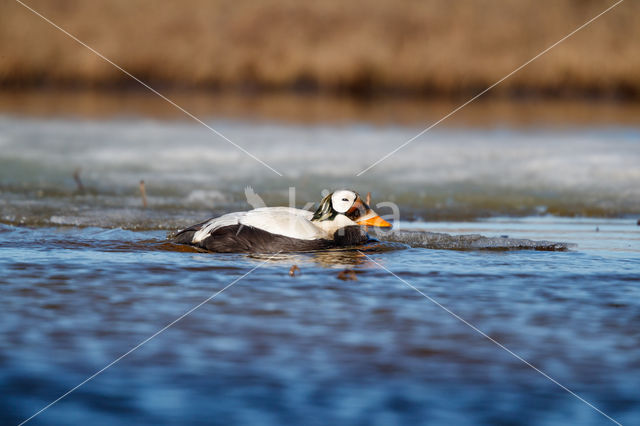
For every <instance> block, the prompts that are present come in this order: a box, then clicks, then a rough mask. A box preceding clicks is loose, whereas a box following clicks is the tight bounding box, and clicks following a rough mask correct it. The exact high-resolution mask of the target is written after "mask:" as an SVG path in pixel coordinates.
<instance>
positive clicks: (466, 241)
mask: <svg viewBox="0 0 640 426" xmlns="http://www.w3.org/2000/svg"><path fill="white" fill-rule="evenodd" d="M383 240H384V241H389V242H395V243H404V244H408V245H410V246H411V247H424V248H430V249H440V250H540V251H567V250H569V249H570V248H572V247H575V244H570V243H564V242H554V241H533V240H527V239H521V238H504V237H503V236H501V237H498V238H495V237H493V238H492V237H485V236H483V235H480V234H467V235H450V234H444V233H437V232H427V231H392V232H390V233H389V234H387V235H386V236H385V237H384V238H383Z"/></svg>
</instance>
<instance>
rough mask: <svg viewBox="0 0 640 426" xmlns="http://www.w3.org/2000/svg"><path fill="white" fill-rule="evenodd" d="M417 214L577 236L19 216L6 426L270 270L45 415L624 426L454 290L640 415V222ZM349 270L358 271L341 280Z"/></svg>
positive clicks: (0, 230) (5, 242)
mask: <svg viewBox="0 0 640 426" xmlns="http://www.w3.org/2000/svg"><path fill="white" fill-rule="evenodd" d="M401 225H402V226H403V227H405V228H407V227H414V228H419V229H429V230H432V231H438V232H448V233H451V234H457V233H482V234H484V235H488V236H499V235H501V234H509V236H510V237H518V238H533V239H552V240H553V239H555V240H561V241H566V242H573V243H575V244H577V246H575V248H573V249H571V250H569V251H565V252H540V251H484V250H468V251H459V250H432V249H427V248H419V247H416V248H412V247H410V246H405V245H399V244H395V245H394V244H386V243H384V242H382V243H380V244H378V245H374V246H371V247H368V248H366V249H365V251H364V254H363V253H360V252H358V251H355V250H347V251H333V252H332V251H329V252H321V253H307V254H286V255H285V254H281V255H277V256H275V257H274V258H270V257H269V256H268V255H260V256H247V255H242V254H237V255H235V254H210V253H197V252H192V251H180V249H179V248H178V247H175V246H172V245H170V244H167V243H166V242H165V237H166V232H165V231H127V230H122V229H118V228H115V229H107V228H95V227H89V228H77V227H35V228H26V227H14V226H11V225H0V270H1V271H2V275H1V276H0V297H1V300H2V305H3V309H2V310H0V393H1V394H2V397H1V398H0V423H2V424H18V423H20V422H21V421H23V420H25V419H26V418H28V417H30V416H31V415H33V414H34V413H36V412H37V411H38V410H40V409H41V408H43V407H44V406H46V405H47V404H49V403H50V402H51V401H53V400H55V399H56V398H58V397H59V396H61V395H62V394H64V393H65V392H67V391H68V390H69V389H71V388H73V387H74V386H76V385H78V384H79V383H81V382H82V381H83V380H85V379H86V378H87V377H89V376H91V375H92V374H93V373H95V372H96V371H98V370H100V369H102V368H103V367H105V366H106V365H108V364H109V363H110V362H112V361H113V360H115V359H116V358H118V357H119V356H121V355H122V354H124V353H125V352H127V351H128V350H130V349H131V348H133V347H135V346H136V345H137V344H139V343H140V342H142V341H144V340H145V339H147V338H148V337H150V336H151V335H153V334H154V333H156V332H157V331H159V330H160V329H162V328H163V327H164V326H165V325H167V324H169V323H171V322H172V321H174V320H175V319H176V318H178V317H180V316H181V315H182V314H184V313H185V312H187V311H188V310H189V309H191V308H192V307H194V306H196V305H198V304H199V303H201V302H203V301H205V300H206V299H207V298H210V297H211V296H212V295H214V294H215V293H216V292H218V291H219V290H221V289H223V288H224V287H225V286H227V285H228V284H230V283H232V282H234V280H237V279H238V278H241V277H242V276H243V274H245V273H247V272H249V271H251V270H252V268H256V269H255V270H253V272H251V273H250V274H248V275H247V276H246V277H244V278H242V279H240V280H239V281H237V282H236V283H235V284H233V285H232V286H230V287H229V288H227V289H226V290H224V291H223V292H222V293H220V294H218V295H217V296H215V297H214V298H212V299H211V300H209V301H208V302H207V303H205V304H204V305H202V306H201V307H200V308H198V309H197V310H195V311H194V312H192V313H191V314H190V315H188V316H186V317H185V318H184V319H182V320H181V321H179V322H177V323H176V324H174V325H173V326H171V327H170V328H168V329H167V330H166V331H164V332H163V333H161V334H159V335H157V336H156V337H155V338H153V339H152V340H150V341H148V343H146V344H144V345H143V346H141V347H139V348H138V349H137V350H135V351H134V352H132V353H131V354H129V355H128V356H126V357H125V358H123V359H122V360H121V361H119V362H118V363H116V364H114V365H113V366H111V367H110V368H108V369H107V370H105V371H104V372H103V373H101V374H100V375H98V376H97V377H95V378H94V379H93V380H90V381H89V382H87V383H86V384H84V385H83V386H81V387H79V388H78V389H77V390H75V391H74V392H73V393H71V394H69V395H68V396H66V397H65V398H64V399H62V400H61V401H59V402H58V403H56V404H55V405H53V406H51V407H50V408H48V409H47V410H46V411H43V412H42V413H40V414H39V415H38V416H37V417H35V418H34V419H33V420H31V423H30V424H42V425H54V424H55V425H57V424H66V425H79V424H86V423H91V424H93V425H110V424H185V423H190V424H225V425H226V424H265V425H276V424H278V425H279V424H283V423H289V424H380V425H389V424H536V425H539V424H549V425H556V424H568V423H569V424H586V425H599V424H612V422H611V421H610V420H609V419H607V418H606V417H605V416H603V415H602V414H600V413H598V412H597V411H595V410H594V409H593V408H591V407H589V406H588V405H587V404H585V403H584V402H582V401H580V400H579V399H577V398H576V397H575V396H573V395H571V394H570V393H568V392H567V391H565V390H563V389H562V388H560V387H559V386H558V385H556V384H554V383H552V382H551V381H550V380H548V379H547V378H545V377H543V376H542V375H541V374H540V373H539V372H536V371H535V370H533V369H532V368H531V367H529V366H527V365H525V364H524V363H523V362H522V361H520V360H518V359H516V358H515V357H514V356H513V355H511V354H509V353H507V352H506V351H505V350H504V349H501V348H500V347H498V346H497V345H496V344H494V343H492V342H491V341H489V340H488V339H487V338H486V337H483V336H482V335H480V334H479V333H478V332H476V331H474V330H473V329H471V328H470V327H469V326H468V325H466V324H464V323H462V322H461V321H460V320H458V319H456V318H455V317H454V316H452V315H451V314H450V313H448V312H446V311H445V310H444V309H443V308H442V307H440V306H438V305H437V304H435V303H434V301H437V302H438V303H439V304H441V305H442V306H444V307H446V308H447V309H449V310H451V311H452V312H454V313H455V314H457V315H459V316H460V317H461V318H463V319H464V320H466V321H468V322H469V323H470V324H473V325H474V326H475V327H477V328H478V329H480V330H482V331H483V332H484V333H486V334H488V335H489V336H490V337H491V338H493V339H495V340H496V341H498V342H500V343H501V344H503V345H504V346H506V347H507V348H509V349H510V350H512V351H513V352H514V353H517V354H518V355H519V356H521V357H522V358H524V359H526V360H527V361H528V362H530V363H531V364H532V365H534V366H535V367H537V368H539V369H540V370H542V371H544V372H545V373H546V374H548V375H549V376H550V377H552V378H553V379H555V380H557V381H558V382H559V383H561V384H562V385H564V386H566V387H567V388H569V389H570V390H571V391H573V392H575V393H576V394H578V395H580V396H581V397H582V398H584V399H585V400H586V401H588V402H589V403H591V404H593V405H594V406H595V407H597V408H598V409H600V410H602V411H603V412H604V413H606V414H607V415H608V416H611V417H612V418H613V419H615V420H616V421H619V422H621V423H623V424H636V423H638V420H639V419H640V393H639V392H638V383H640V361H639V360H640V262H639V261H640V228H639V227H638V226H636V224H635V221H632V220H629V219H582V220H580V219H571V218H566V219H565V218H554V217H545V218H523V219H513V218H495V219H490V220H485V221H473V222H466V223H461V222H439V223H419V222H412V223H402V224H401ZM596 227H597V228H598V229H597V232H596ZM374 261H375V262H374ZM376 262H378V263H379V264H380V265H383V266H384V267H385V268H388V269H389V270H390V271H392V272H393V273H395V274H397V275H398V277H400V278H402V279H403V280H406V282H407V283H409V284H411V285H412V286H415V287H416V288H417V289H419V290H420V291H421V292H423V293H424V294H425V295H427V296H429V297H430V298H432V299H433V300H434V301H432V300H429V299H428V298H426V297H424V296H423V295H421V294H419V293H418V292H417V291H416V290H415V289H412V288H411V287H410V286H409V285H407V284H405V283H403V282H402V281H400V280H399V279H398V278H396V277H394V276H393V275H391V274H390V273H389V272H388V271H386V270H385V269H383V268H381V267H380V266H379V265H378V264H377V263H376ZM294 264H295V265H297V266H298V267H299V268H300V272H299V273H298V274H296V275H295V276H290V275H289V269H290V268H291V266H292V265H294ZM345 269H350V270H352V271H354V274H346V276H347V277H353V276H354V275H355V277H356V280H343V279H340V278H339V273H340V272H341V271H343V270H345Z"/></svg>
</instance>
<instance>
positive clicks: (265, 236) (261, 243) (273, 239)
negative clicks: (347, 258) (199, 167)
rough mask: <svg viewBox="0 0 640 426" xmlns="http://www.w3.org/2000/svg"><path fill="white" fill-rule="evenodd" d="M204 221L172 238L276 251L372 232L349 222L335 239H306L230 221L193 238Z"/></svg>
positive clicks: (355, 239)
mask: <svg viewBox="0 0 640 426" xmlns="http://www.w3.org/2000/svg"><path fill="white" fill-rule="evenodd" d="M205 223H206V222H204V223H201V224H198V225H194V226H192V227H190V228H187V229H184V230H182V231H180V232H178V233H177V234H176V235H175V236H174V237H173V238H172V241H173V242H174V243H178V244H189V245H192V246H196V247H200V248H202V249H205V250H208V251H213V252H219V253H239V252H244V253H276V252H296V251H313V250H324V249H328V248H335V247H346V246H353V245H357V244H363V243H366V242H367V241H369V236H368V235H367V233H366V232H365V231H364V230H363V229H362V227H360V226H348V227H345V228H342V229H340V230H339V231H337V232H336V233H335V234H334V237H333V240H329V239H315V240H303V239H298V238H291V237H286V236H284V235H278V234H273V233H271V232H268V231H265V230H262V229H259V228H255V227H253V226H247V225H229V226H223V227H220V228H218V229H216V230H214V231H213V232H212V233H211V234H210V235H209V236H208V237H206V238H204V239H202V240H201V241H198V242H195V243H194V242H193V235H194V234H195V233H196V232H198V231H199V230H200V229H201V227H202V226H203V225H204V224H205Z"/></svg>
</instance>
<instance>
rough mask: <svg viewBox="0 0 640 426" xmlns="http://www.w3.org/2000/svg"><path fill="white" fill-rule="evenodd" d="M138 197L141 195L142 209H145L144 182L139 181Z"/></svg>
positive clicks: (145, 193) (145, 192) (145, 194)
mask: <svg viewBox="0 0 640 426" xmlns="http://www.w3.org/2000/svg"><path fill="white" fill-rule="evenodd" d="M140 195H142V207H145V208H146V207H147V191H146V190H145V189H144V181H143V180H141V181H140Z"/></svg>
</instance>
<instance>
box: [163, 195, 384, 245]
mask: <svg viewBox="0 0 640 426" xmlns="http://www.w3.org/2000/svg"><path fill="white" fill-rule="evenodd" d="M367 226H373V227H382V228H390V227H391V226H392V225H391V224H390V223H389V222H387V221H386V220H384V219H382V218H381V217H380V216H379V215H378V214H377V213H376V212H374V211H373V210H372V209H371V207H369V206H368V205H367V203H365V202H364V201H363V200H362V198H361V197H360V195H359V194H358V193H357V192H355V191H351V190H347V189H344V190H338V191H334V192H332V193H330V194H328V195H326V196H325V197H324V198H323V199H322V201H320V204H319V205H318V208H317V209H316V210H315V211H309V210H302V209H296V208H292V207H260V208H256V209H253V210H249V211H242V212H233V213H228V214H225V215H222V216H219V217H214V218H211V219H208V220H206V221H204V222H201V223H198V224H196V225H193V226H190V227H188V228H185V229H182V230H180V231H178V232H177V233H175V234H174V235H173V237H172V238H171V240H172V242H173V243H176V244H187V245H191V246H195V247H198V248H200V249H203V250H206V251H210V252H218V253H239V252H247V253H276V252H300V251H315V250H325V249H330V248H338V247H347V246H354V245H359V244H364V243H366V242H368V241H370V240H371V238H370V237H369V235H368V234H367V232H366V227H367Z"/></svg>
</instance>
